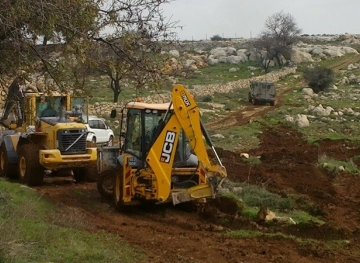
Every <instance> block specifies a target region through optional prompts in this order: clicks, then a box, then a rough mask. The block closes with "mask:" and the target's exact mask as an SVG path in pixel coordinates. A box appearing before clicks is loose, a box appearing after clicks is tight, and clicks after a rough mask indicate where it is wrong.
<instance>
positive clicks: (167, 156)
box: [146, 85, 227, 204]
mask: <svg viewBox="0 0 360 263" xmlns="http://www.w3.org/2000/svg"><path fill="white" fill-rule="evenodd" d="M172 106H173V110H171V112H170V113H169V114H170V117H169V118H168V119H167V120H165V121H166V124H165V126H164V128H163V129H162V131H161V133H160V134H159V136H158V138H157V139H156V141H155V142H154V144H153V146H152V147H151V149H150V151H149V153H148V155H147V157H146V162H147V163H148V165H149V166H150V167H151V170H152V171H153V172H154V176H155V177H156V178H153V182H154V183H155V189H157V191H156V193H155V198H156V199H157V200H159V201H165V200H166V199H167V198H168V197H169V195H170V191H171V173H172V169H173V163H174V159H175V152H176V148H177V144H178V139H179V135H180V133H181V129H183V130H184V132H185V134H186V136H187V138H188V139H189V142H190V145H191V147H192V149H193V151H194V152H195V155H196V156H197V158H198V160H199V166H200V167H201V170H202V171H205V176H206V178H207V184H203V185H197V186H194V187H190V188H188V189H183V190H184V191H177V192H174V193H172V197H173V202H174V204H176V203H180V202H185V201H190V200H192V199H199V198H207V197H214V195H215V193H216V191H217V188H218V185H219V183H220V181H221V179H223V178H225V177H226V176H227V174H226V169H225V167H224V166H222V164H221V162H220V160H219V158H218V161H219V165H213V164H211V162H210V159H209V156H208V154H207V150H206V146H205V142H204V139H203V136H204V137H205V139H206V141H207V142H208V144H211V145H210V146H211V147H212V149H213V151H215V149H214V147H213V146H212V143H211V140H210V137H209V135H208V134H207V132H206V131H205V128H204V126H203V125H202V123H201V120H200V111H199V108H198V106H197V104H196V102H195V100H194V99H193V97H192V96H191V94H190V93H189V92H188V91H187V90H186V89H185V88H184V87H183V86H182V85H176V86H174V88H173V90H172ZM215 154H216V152H215ZM216 157H218V156H217V154H216Z"/></svg>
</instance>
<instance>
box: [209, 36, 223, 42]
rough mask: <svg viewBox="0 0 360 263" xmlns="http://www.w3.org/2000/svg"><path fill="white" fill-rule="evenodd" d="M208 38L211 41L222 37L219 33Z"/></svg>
mask: <svg viewBox="0 0 360 263" xmlns="http://www.w3.org/2000/svg"><path fill="white" fill-rule="evenodd" d="M210 40H211V41H220V40H223V38H222V37H221V36H219V35H215V36H212V37H210Z"/></svg>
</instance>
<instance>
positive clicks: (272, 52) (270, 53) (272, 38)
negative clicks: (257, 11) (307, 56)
mask: <svg viewBox="0 0 360 263" xmlns="http://www.w3.org/2000/svg"><path fill="white" fill-rule="evenodd" d="M300 33H301V29H299V28H298V26H297V23H296V21H295V19H294V17H293V16H292V15H290V14H285V13H284V12H282V11H281V12H279V13H276V14H274V15H272V16H270V17H268V18H267V19H266V21H265V28H264V30H263V31H262V32H261V34H260V36H259V38H258V40H257V41H256V42H255V47H256V49H257V50H258V51H259V52H262V51H265V52H266V55H263V57H262V59H263V65H265V66H268V65H269V61H271V60H275V61H276V63H277V65H278V66H279V67H282V66H283V64H284V62H283V60H282V57H284V58H285V59H289V58H290V55H291V50H292V46H293V45H294V44H295V43H296V42H297V41H298V40H299V37H300ZM264 61H265V62H264ZM264 68H265V70H267V69H268V67H264Z"/></svg>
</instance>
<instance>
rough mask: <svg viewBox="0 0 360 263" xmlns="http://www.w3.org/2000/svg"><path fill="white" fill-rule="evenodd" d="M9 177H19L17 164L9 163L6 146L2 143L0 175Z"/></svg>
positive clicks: (0, 148)
mask: <svg viewBox="0 0 360 263" xmlns="http://www.w3.org/2000/svg"><path fill="white" fill-rule="evenodd" d="M5 176H7V177H9V178H11V179H17V178H19V173H18V169H17V165H16V164H15V163H9V159H8V155H7V151H6V147H5V145H4V144H3V145H2V146H1V147H0V177H5Z"/></svg>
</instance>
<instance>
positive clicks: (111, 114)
mask: <svg viewBox="0 0 360 263" xmlns="http://www.w3.org/2000/svg"><path fill="white" fill-rule="evenodd" d="M115 117H116V110H111V113H110V118H112V119H114V118H115Z"/></svg>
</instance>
